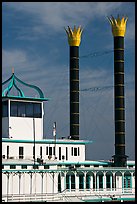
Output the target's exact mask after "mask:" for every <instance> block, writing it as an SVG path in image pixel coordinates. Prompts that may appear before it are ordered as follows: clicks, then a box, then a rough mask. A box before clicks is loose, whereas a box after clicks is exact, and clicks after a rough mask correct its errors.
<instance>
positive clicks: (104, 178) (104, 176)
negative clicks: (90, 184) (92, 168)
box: [103, 172, 106, 191]
mask: <svg viewBox="0 0 137 204" xmlns="http://www.w3.org/2000/svg"><path fill="white" fill-rule="evenodd" d="M103 190H105V191H106V172H103Z"/></svg>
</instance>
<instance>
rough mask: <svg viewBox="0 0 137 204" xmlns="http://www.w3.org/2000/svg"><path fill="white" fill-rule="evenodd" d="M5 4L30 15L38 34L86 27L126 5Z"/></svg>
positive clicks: (69, 3)
mask: <svg viewBox="0 0 137 204" xmlns="http://www.w3.org/2000/svg"><path fill="white" fill-rule="evenodd" d="M5 4H6V5H8V6H10V7H11V8H12V9H15V10H16V11H18V12H22V14H23V15H25V14H28V15H30V18H29V16H28V21H29V20H32V22H33V23H34V24H35V25H34V24H33V26H34V27H33V29H34V30H35V31H36V32H38V33H39V32H42V30H43V31H45V30H47V29H52V30H53V32H55V31H56V32H60V31H62V28H63V27H64V26H68V25H70V26H73V25H74V24H77V25H82V26H86V25H87V23H89V22H92V21H93V20H95V19H97V18H100V17H101V18H102V17H104V19H105V17H106V16H107V15H110V14H112V13H114V12H115V11H116V10H117V12H118V11H119V10H120V9H122V8H126V5H127V4H126V3H122V2H109V3H108V2H73V3H71V2H40V3H39V2H25V3H24V2H17V3H15V2H8V3H5ZM117 12H115V13H117ZM71 24H72V25H71ZM48 32H49V30H48Z"/></svg>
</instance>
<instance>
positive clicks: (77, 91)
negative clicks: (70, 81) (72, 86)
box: [70, 90, 79, 93]
mask: <svg viewBox="0 0 137 204" xmlns="http://www.w3.org/2000/svg"><path fill="white" fill-rule="evenodd" d="M70 92H74V93H76V92H79V91H76V90H73V91H70Z"/></svg>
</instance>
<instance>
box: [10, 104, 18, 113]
mask: <svg viewBox="0 0 137 204" xmlns="http://www.w3.org/2000/svg"><path fill="white" fill-rule="evenodd" d="M10 116H18V106H17V102H15V101H11V102H10Z"/></svg>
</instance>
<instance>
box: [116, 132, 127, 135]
mask: <svg viewBox="0 0 137 204" xmlns="http://www.w3.org/2000/svg"><path fill="white" fill-rule="evenodd" d="M115 134H117V135H120V134H125V132H115Z"/></svg>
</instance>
